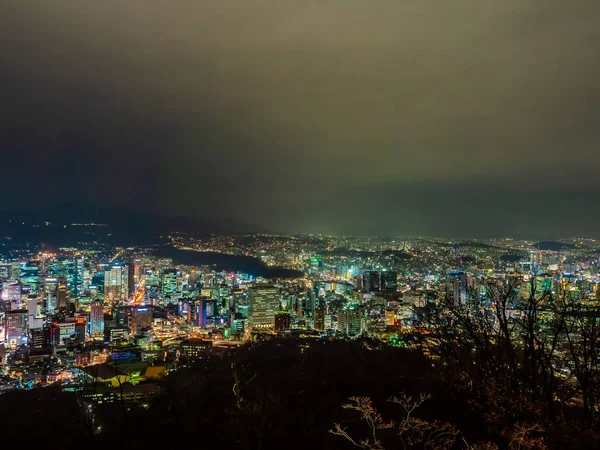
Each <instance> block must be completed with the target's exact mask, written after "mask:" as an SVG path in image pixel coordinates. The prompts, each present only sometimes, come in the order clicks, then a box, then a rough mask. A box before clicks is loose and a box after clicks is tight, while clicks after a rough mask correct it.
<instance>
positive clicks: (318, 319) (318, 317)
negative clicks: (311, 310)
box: [313, 304, 325, 331]
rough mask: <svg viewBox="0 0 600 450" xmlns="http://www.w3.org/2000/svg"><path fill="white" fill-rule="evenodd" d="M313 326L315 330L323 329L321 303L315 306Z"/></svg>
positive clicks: (323, 318) (323, 312)
mask: <svg viewBox="0 0 600 450" xmlns="http://www.w3.org/2000/svg"><path fill="white" fill-rule="evenodd" d="M313 328H314V329H315V330H317V331H325V306H323V304H320V305H319V306H317V307H316V308H315V316H314V319H313Z"/></svg>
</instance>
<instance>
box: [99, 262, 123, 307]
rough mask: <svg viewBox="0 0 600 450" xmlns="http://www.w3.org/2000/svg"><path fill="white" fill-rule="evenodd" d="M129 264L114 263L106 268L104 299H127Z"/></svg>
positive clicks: (113, 300) (112, 300)
mask: <svg viewBox="0 0 600 450" xmlns="http://www.w3.org/2000/svg"><path fill="white" fill-rule="evenodd" d="M127 278H128V270H127V266H125V267H124V266H121V265H114V266H111V267H108V268H106V269H105V270H104V301H105V302H124V301H126V300H127V295H128V292H129V289H128V281H127Z"/></svg>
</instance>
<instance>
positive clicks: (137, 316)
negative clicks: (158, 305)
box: [129, 306, 153, 336]
mask: <svg viewBox="0 0 600 450" xmlns="http://www.w3.org/2000/svg"><path fill="white" fill-rule="evenodd" d="M152 309H153V308H152V306H134V307H132V308H131V320H130V325H129V329H130V331H131V334H132V335H134V336H135V335H137V334H138V333H139V332H140V331H141V330H142V329H144V328H150V327H152Z"/></svg>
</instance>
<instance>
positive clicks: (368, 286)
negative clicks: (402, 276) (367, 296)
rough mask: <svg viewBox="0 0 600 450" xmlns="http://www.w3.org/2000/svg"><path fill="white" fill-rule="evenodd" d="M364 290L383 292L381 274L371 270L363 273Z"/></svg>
mask: <svg viewBox="0 0 600 450" xmlns="http://www.w3.org/2000/svg"><path fill="white" fill-rule="evenodd" d="M362 289H363V291H365V292H373V291H379V290H381V273H380V272H377V271H374V270H369V271H367V272H364V273H363V276H362Z"/></svg>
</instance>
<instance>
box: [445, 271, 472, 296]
mask: <svg viewBox="0 0 600 450" xmlns="http://www.w3.org/2000/svg"><path fill="white" fill-rule="evenodd" d="M446 298H447V299H448V300H449V301H451V302H453V303H457V304H465V303H466V302H467V275H466V274H465V273H464V272H462V271H458V272H450V273H449V274H448V275H447V276H446Z"/></svg>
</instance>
